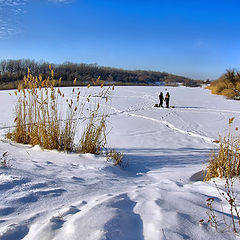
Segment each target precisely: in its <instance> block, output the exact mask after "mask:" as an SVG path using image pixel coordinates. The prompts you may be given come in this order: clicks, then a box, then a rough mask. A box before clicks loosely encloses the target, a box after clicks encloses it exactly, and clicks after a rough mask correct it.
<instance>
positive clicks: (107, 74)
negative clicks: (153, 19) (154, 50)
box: [0, 59, 204, 86]
mask: <svg viewBox="0 0 240 240" xmlns="http://www.w3.org/2000/svg"><path fill="white" fill-rule="evenodd" d="M49 65H51V66H52V68H53V70H54V77H55V78H56V79H58V78H60V77H61V78H62V82H63V83H65V84H63V85H71V84H72V82H73V81H74V79H77V80H78V84H80V85H86V84H88V83H91V82H92V81H94V80H96V79H97V78H98V77H99V76H100V78H101V79H102V80H103V81H105V83H106V84H108V83H109V84H119V85H121V84H123V85H130V84H132V85H153V84H159V83H162V84H164V83H166V82H167V83H169V82H170V83H174V82H175V83H176V82H177V83H182V84H184V85H189V86H191V85H192V86H194V85H196V84H202V83H204V81H201V80H196V81H195V80H192V79H189V78H186V77H183V76H177V75H174V74H169V73H166V72H157V71H146V70H124V69H118V68H112V67H103V66H98V65H97V64H86V63H72V62H64V63H62V64H54V63H49V62H45V61H35V60H29V59H19V60H11V59H10V60H1V61H0V84H6V83H9V82H16V81H19V80H22V79H23V78H24V76H25V75H26V74H27V69H28V68H29V69H30V70H31V73H32V74H33V75H34V76H38V75H42V77H46V76H48V75H49Z"/></svg>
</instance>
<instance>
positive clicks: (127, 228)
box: [104, 194, 144, 240]
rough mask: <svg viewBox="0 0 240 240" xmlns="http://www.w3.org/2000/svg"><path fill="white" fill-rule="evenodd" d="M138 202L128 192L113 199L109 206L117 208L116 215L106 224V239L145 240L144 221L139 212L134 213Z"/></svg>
mask: <svg viewBox="0 0 240 240" xmlns="http://www.w3.org/2000/svg"><path fill="white" fill-rule="evenodd" d="M135 205H136V202H134V201H132V200H131V199H130V198H129V197H128V196H127V194H121V195H119V196H117V197H116V198H114V199H113V202H111V203H110V204H109V205H108V207H110V208H114V209H115V210H116V214H115V216H114V217H113V218H112V219H111V220H110V221H108V222H107V223H106V224H105V226H104V232H106V240H119V239H128V240H144V237H143V222H142V219H141V217H140V215H139V214H136V213H134V207H135Z"/></svg>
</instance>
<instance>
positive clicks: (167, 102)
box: [165, 92, 170, 108]
mask: <svg viewBox="0 0 240 240" xmlns="http://www.w3.org/2000/svg"><path fill="white" fill-rule="evenodd" d="M169 101H170V94H169V92H167V93H166V96H165V102H166V107H167V108H169Z"/></svg>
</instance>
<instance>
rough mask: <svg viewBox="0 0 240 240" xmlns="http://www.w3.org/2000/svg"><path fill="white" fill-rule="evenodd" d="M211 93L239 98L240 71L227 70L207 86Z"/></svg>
mask: <svg viewBox="0 0 240 240" xmlns="http://www.w3.org/2000/svg"><path fill="white" fill-rule="evenodd" d="M207 88H208V89H210V90H211V92H212V94H217V95H223V96H225V97H227V98H230V99H236V100H239V99H240V72H238V71H236V70H234V69H233V70H227V72H226V73H225V74H223V75H222V76H221V77H220V78H219V79H218V80H216V81H213V82H211V84H210V86H208V87H207Z"/></svg>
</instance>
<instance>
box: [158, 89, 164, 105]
mask: <svg viewBox="0 0 240 240" xmlns="http://www.w3.org/2000/svg"><path fill="white" fill-rule="evenodd" d="M163 100H164V97H163V93H162V92H160V94H159V101H160V103H159V107H163Z"/></svg>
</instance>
